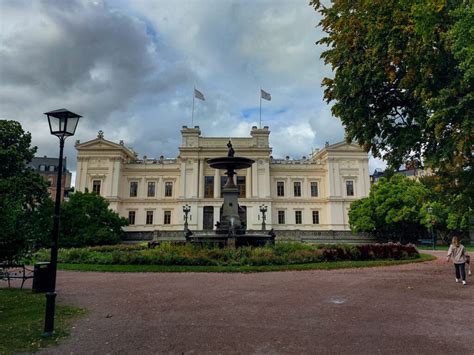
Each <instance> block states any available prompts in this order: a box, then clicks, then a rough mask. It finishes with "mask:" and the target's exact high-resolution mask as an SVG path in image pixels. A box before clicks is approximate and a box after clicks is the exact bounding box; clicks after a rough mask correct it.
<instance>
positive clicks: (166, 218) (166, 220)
mask: <svg viewBox="0 0 474 355" xmlns="http://www.w3.org/2000/svg"><path fill="white" fill-rule="evenodd" d="M163 224H171V211H165V212H164V217H163Z"/></svg>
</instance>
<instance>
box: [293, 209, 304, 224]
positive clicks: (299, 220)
mask: <svg viewBox="0 0 474 355" xmlns="http://www.w3.org/2000/svg"><path fill="white" fill-rule="evenodd" d="M295 223H296V224H302V223H303V213H302V211H295Z"/></svg>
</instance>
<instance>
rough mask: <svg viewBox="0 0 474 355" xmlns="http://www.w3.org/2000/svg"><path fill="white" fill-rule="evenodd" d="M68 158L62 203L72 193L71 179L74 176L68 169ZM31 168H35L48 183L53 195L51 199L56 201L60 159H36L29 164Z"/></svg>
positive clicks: (62, 190) (64, 161) (64, 166)
mask: <svg viewBox="0 0 474 355" xmlns="http://www.w3.org/2000/svg"><path fill="white" fill-rule="evenodd" d="M66 160H67V159H66V158H64V160H63V176H62V181H61V201H63V200H64V198H65V197H67V196H68V194H69V192H70V191H71V178H72V174H71V172H70V171H69V170H67V167H66ZM28 166H29V167H30V168H33V169H34V170H35V171H36V172H38V173H39V174H40V175H41V176H42V177H43V178H44V180H45V181H46V182H47V183H48V192H49V194H50V195H51V198H52V199H53V200H54V199H55V198H56V185H57V178H58V166H59V159H58V158H48V157H47V156H44V157H42V158H40V157H34V158H33V160H32V161H31V162H30V163H29V164H28Z"/></svg>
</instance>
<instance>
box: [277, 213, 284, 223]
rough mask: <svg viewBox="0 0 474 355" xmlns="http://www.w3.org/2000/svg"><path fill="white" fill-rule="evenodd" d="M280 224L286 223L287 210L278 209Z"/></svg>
mask: <svg viewBox="0 0 474 355" xmlns="http://www.w3.org/2000/svg"><path fill="white" fill-rule="evenodd" d="M278 224H285V211H278Z"/></svg>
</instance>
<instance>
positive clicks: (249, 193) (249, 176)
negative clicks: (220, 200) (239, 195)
mask: <svg viewBox="0 0 474 355" xmlns="http://www.w3.org/2000/svg"><path fill="white" fill-rule="evenodd" d="M245 185H246V186H245V197H246V198H251V197H252V168H248V169H247V176H246V177H245Z"/></svg>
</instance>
